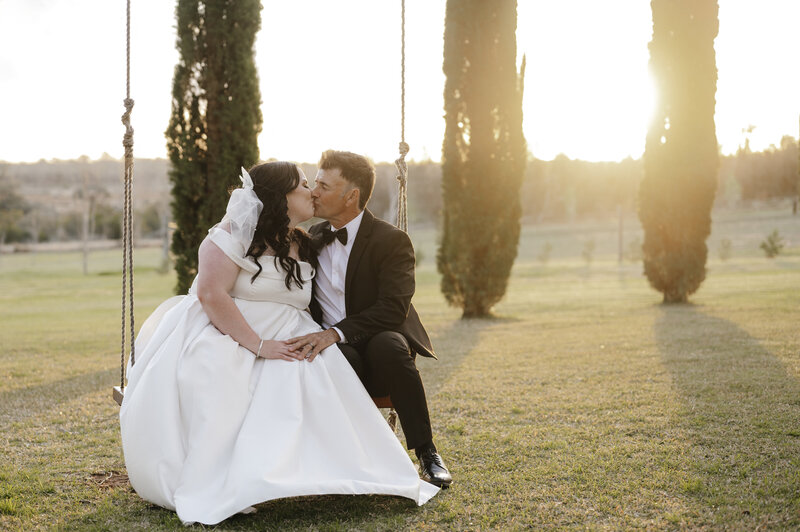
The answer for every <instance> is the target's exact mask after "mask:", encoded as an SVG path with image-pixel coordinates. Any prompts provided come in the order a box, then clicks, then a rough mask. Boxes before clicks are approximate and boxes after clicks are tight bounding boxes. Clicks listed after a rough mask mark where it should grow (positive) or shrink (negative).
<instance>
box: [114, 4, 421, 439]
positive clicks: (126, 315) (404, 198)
mask: <svg viewBox="0 0 800 532" xmlns="http://www.w3.org/2000/svg"><path fill="white" fill-rule="evenodd" d="M126 4H127V12H126V15H127V16H126V48H125V53H126V93H125V100H124V105H125V113H124V114H123V115H122V123H123V125H124V126H125V135H124V136H123V139H122V145H123V147H124V148H125V173H124V190H125V194H124V205H123V213H122V335H121V336H122V338H121V344H120V357H119V360H120V370H119V386H115V387H114V391H113V397H114V400H115V401H116V402H117V404H119V405H122V399H123V396H124V394H125V345H126V341H130V347H129V352H130V363H131V365H133V364H135V363H136V356H135V352H134V343H135V328H134V317H133V309H134V304H133V238H132V233H133V227H132V208H131V190H132V184H133V127H131V120H130V118H131V111H132V110H133V100H132V99H131V2H130V0H127V3H126ZM400 11H401V15H400V146H399V149H400V157H399V158H398V159H397V160H395V162H394V164H395V166H396V167H397V171H398V175H397V183H398V191H397V227H398V228H400V229H402V230H403V231H404V232H406V233H407V232H408V195H407V184H408V165H407V164H406V160H405V158H406V155H407V154H408V152H409V149H410V148H409V146H408V144H406V2H405V0H401V1H400ZM128 300H129V301H128ZM128 303H129V304H130V308H128V306H127V305H128ZM126 330H129V331H130V332H129V334H128V335H127V337H126ZM374 400H375V404H376V405H377V406H378V407H379V408H390V409H391V410H390V412H389V424H390V425H391V426H392V429H394V428H395V426H396V423H397V414H396V412H395V411H394V407H393V406H392V402H391V398H390V397H388V396H387V397H377V398H374Z"/></svg>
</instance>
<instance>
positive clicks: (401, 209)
mask: <svg viewBox="0 0 800 532" xmlns="http://www.w3.org/2000/svg"><path fill="white" fill-rule="evenodd" d="M409 150H410V148H409V146H408V144H406V2H405V0H401V2H400V157H399V158H398V159H397V160H396V161H395V162H394V165H395V166H396V167H397V171H398V172H399V175H398V176H397V227H399V228H400V229H402V230H403V231H406V232H408V193H407V186H408V165H407V164H406V155H407V154H408V151H409Z"/></svg>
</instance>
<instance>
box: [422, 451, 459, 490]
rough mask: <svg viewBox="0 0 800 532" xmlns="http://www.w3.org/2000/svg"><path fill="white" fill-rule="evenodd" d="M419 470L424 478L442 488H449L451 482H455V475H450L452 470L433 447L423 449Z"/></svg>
mask: <svg viewBox="0 0 800 532" xmlns="http://www.w3.org/2000/svg"><path fill="white" fill-rule="evenodd" d="M419 472H420V475H421V476H422V480H424V481H425V482H430V483H431V484H433V485H434V486H438V487H440V488H442V489H447V488H449V487H450V483H451V482H453V477H452V476H450V471H448V470H447V466H445V465H444V462H443V461H442V457H441V456H439V453H437V452H436V451H434V450H433V449H428V450H426V451H423V452H422V454H420V455H419Z"/></svg>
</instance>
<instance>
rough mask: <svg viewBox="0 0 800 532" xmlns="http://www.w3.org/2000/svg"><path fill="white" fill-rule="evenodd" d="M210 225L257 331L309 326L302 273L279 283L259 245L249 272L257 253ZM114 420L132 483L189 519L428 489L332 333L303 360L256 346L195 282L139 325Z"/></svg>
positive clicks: (414, 495)
mask: <svg viewBox="0 0 800 532" xmlns="http://www.w3.org/2000/svg"><path fill="white" fill-rule="evenodd" d="M208 238H210V239H211V240H212V241H213V242H214V243H215V244H216V245H217V246H219V247H220V248H221V249H222V250H223V251H224V252H225V254H226V255H227V256H229V257H230V258H231V260H233V261H234V262H235V263H236V264H237V265H238V266H239V267H240V268H241V271H240V274H239V277H238V279H237V281H236V284H235V286H234V288H233V291H232V292H231V296H232V297H233V298H234V301H235V302H236V305H237V307H238V308H239V310H240V311H241V312H242V314H243V315H244V317H245V319H246V320H247V322H248V323H249V324H250V326H251V327H252V328H253V329H254V330H255V331H256V332H257V333H258V334H259V335H260V336H261V337H262V338H265V339H277V340H284V339H288V338H292V337H295V336H299V335H303V334H307V333H310V332H313V331H318V330H319V326H318V325H317V324H316V323H315V322H314V321H313V320H312V319H311V316H310V315H309V314H308V312H307V311H306V310H305V309H306V308H307V307H308V303H309V301H310V297H311V282H306V283H305V284H304V287H303V288H302V289H300V288H297V287H293V288H292V290H287V289H286V285H285V284H284V278H285V272H284V271H283V270H282V269H280V268H279V267H276V266H275V264H274V260H272V259H271V258H269V257H262V258H261V259H260V263H261V266H262V268H263V270H262V272H261V273H260V274H259V276H258V277H257V278H256V280H255V282H253V283H251V282H250V279H251V277H252V275H253V274H254V273H255V272H256V271H257V266H256V265H255V263H254V262H253V261H252V259H250V258H247V257H244V249H243V246H242V245H241V244H240V243H239V242H237V241H236V240H235V239H234V238H233V237H232V236H231V235H230V233H228V232H226V231H224V230H222V229H220V228H218V227H215V228H212V229H211V231H209V236H208ZM300 264H301V268H302V273H303V278H304V279H310V278H311V277H312V275H313V268H312V267H311V265H310V264H308V263H305V262H301V263H300ZM120 426H121V432H122V446H123V451H124V454H125V464H126V466H127V470H128V476H129V478H130V481H131V485H132V486H133V488H134V489H135V490H136V492H137V493H138V494H139V495H140V496H141V497H142V498H143V499H145V500H147V501H150V502H152V503H155V504H157V505H159V506H163V507H165V508H169V509H173V510H175V511H176V512H177V514H178V517H180V519H181V520H182V521H184V522H187V523H189V522H200V523H205V524H216V523H219V522H220V521H222V520H224V519H226V518H228V517H230V516H231V515H233V514H235V513H237V512H240V511H243V510H246V509H248V508H249V507H250V506H251V505H253V504H257V503H259V502H263V501H267V500H271V499H278V498H283V497H294V496H300V495H320V494H354V495H355V494H385V495H398V496H402V497H407V498H410V499H413V500H414V501H416V502H417V504H420V505H422V504H424V503H425V502H427V501H428V499H430V498H431V497H432V496H433V495H435V494H436V492H437V491H438V488H436V487H435V486H433V485H431V484H428V483H427V482H424V481H422V480H420V479H419V476H418V474H417V471H416V468H415V467H414V465H413V463H412V462H411V460H410V459H409V457H408V454H407V453H406V451H405V450H404V449H403V447H402V445H401V444H400V442H399V441H398V440H397V438H396V437H395V435H394V434H393V433H392V432H391V430H390V429H389V427H388V425H387V423H386V421H385V420H384V419H383V416H381V414H380V412H379V411H378V409H377V408H375V405H374V403H373V402H372V400H371V399H370V397H369V395H368V394H367V392H366V390H365V389H364V387H363V385H362V384H361V382H360V381H359V380H358V377H357V376H356V374H355V372H354V371H353V370H352V369H351V367H350V365H349V364H348V362H347V360H346V359H345V358H344V356H343V355H342V353H341V351H339V349H338V348H337V347H336V346H335V345H333V346H331V347H329V348H327V349H325V350H324V351H323V352H322V353H321V354H320V355H319V356H318V357H317V358H316V359H315V360H314V361H313V362H310V363H309V362H307V361H302V362H300V361H297V362H288V361H284V360H267V359H256V357H255V356H253V353H251V352H250V351H248V350H247V349H245V348H244V347H241V346H240V345H239V344H237V343H236V342H235V341H234V340H233V339H232V338H231V337H230V336H227V335H224V334H222V333H221V332H219V331H218V330H217V329H216V328H215V327H214V325H212V324H211V322H210V321H209V319H208V317H207V315H206V313H205V312H204V311H203V308H202V306H201V305H200V302H199V301H198V299H197V297H196V295H195V294H194V287H193V288H192V290H190V292H189V295H186V296H177V297H173V298H171V299H169V300H167V301H165V302H164V303H162V304H161V306H159V307H158V308H157V309H156V310H155V312H154V313H153V314H152V315H151V316H150V317H149V318H148V319H147V320H146V321H145V323H144V324H143V325H142V327H141V330H140V331H139V335H138V337H137V339H136V363H135V364H134V365H133V366H130V367H129V369H128V385H127V387H126V389H125V399H124V401H123V403H122V409H121V410H120Z"/></svg>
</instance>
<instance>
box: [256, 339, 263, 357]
mask: <svg viewBox="0 0 800 532" xmlns="http://www.w3.org/2000/svg"><path fill="white" fill-rule="evenodd" d="M262 345H264V339H263V338H262V339H261V341H260V342H258V351H256V358H261V346H262Z"/></svg>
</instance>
